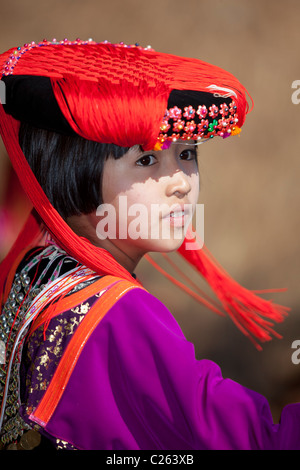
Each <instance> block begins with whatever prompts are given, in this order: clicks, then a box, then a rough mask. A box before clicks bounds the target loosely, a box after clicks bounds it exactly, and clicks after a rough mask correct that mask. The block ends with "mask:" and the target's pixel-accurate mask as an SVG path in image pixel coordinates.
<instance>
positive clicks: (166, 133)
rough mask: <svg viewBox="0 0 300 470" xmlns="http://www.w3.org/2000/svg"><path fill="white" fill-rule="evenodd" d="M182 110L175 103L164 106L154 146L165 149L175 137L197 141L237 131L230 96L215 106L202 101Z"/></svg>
mask: <svg viewBox="0 0 300 470" xmlns="http://www.w3.org/2000/svg"><path fill="white" fill-rule="evenodd" d="M183 111H184V112H182V110H181V109H180V108H178V107H177V106H175V107H173V108H171V109H167V111H166V114H165V116H164V119H163V122H162V125H161V127H160V131H161V132H160V134H159V136H158V142H157V144H156V146H155V149H156V150H159V149H162V150H164V149H167V148H169V146H170V144H171V143H172V142H177V141H178V140H184V141H191V140H193V141H196V143H198V144H199V143H203V142H205V141H207V139H211V138H213V137H214V136H217V135H218V136H220V137H223V139H225V138H226V137H229V136H230V135H237V134H239V133H240V132H241V129H240V128H239V127H238V125H237V123H238V120H239V119H238V114H237V112H236V111H237V106H236V103H235V101H234V100H232V101H231V102H230V103H229V105H228V104H227V103H222V104H221V105H220V106H219V107H218V106H216V105H214V104H213V105H212V106H210V107H209V108H208V109H207V107H206V106H205V105H199V106H198V108H197V109H194V108H193V107H192V106H186V107H185V108H184V110H183Z"/></svg>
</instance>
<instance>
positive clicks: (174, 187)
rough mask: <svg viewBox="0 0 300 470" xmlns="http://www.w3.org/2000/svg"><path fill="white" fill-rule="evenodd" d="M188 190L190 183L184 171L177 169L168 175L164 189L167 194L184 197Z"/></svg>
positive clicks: (189, 189)
mask: <svg viewBox="0 0 300 470" xmlns="http://www.w3.org/2000/svg"><path fill="white" fill-rule="evenodd" d="M190 191H191V184H190V181H189V178H188V176H187V175H186V173H185V172H184V171H182V170H180V169H177V170H176V171H175V172H174V174H173V175H172V176H169V179H168V183H167V189H166V194H167V196H172V195H176V196H177V197H184V196H185V195H186V194H188V193H189V192H190Z"/></svg>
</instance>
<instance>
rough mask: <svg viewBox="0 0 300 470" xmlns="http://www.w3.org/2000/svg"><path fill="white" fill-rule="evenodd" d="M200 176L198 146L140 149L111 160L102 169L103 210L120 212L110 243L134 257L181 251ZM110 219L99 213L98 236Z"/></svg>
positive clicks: (179, 145) (194, 203)
mask: <svg viewBox="0 0 300 470" xmlns="http://www.w3.org/2000/svg"><path fill="white" fill-rule="evenodd" d="M198 176H199V175H198V164H197V146H195V145H194V144H193V143H191V144H188V145H187V144H186V143H182V142H176V143H173V144H171V146H170V148H169V149H167V150H161V151H149V152H143V151H141V149H140V148H139V147H138V146H136V147H132V148H131V149H130V150H129V151H128V152H127V154H125V155H124V156H123V157H122V158H120V159H117V160H115V159H114V158H109V159H108V160H107V161H106V162H105V165H104V170H103V180H102V198H103V203H104V205H102V206H100V209H101V207H102V208H103V209H107V210H108V211H109V210H110V209H111V208H113V210H114V211H115V215H116V218H115V223H116V231H115V236H113V235H114V231H113V230H112V226H111V227H110V230H111V233H109V230H108V232H107V238H108V239H109V242H110V243H112V244H113V245H114V247H115V248H117V249H120V250H122V251H123V252H124V251H126V253H128V254H129V256H130V257H133V258H134V257H139V258H140V257H141V256H143V255H144V254H145V253H147V252H149V251H159V252H169V251H173V250H176V249H177V248H178V247H179V246H180V245H181V243H182V241H183V239H184V236H185V232H186V229H187V227H188V225H189V223H190V222H191V219H192V215H193V212H194V209H195V207H196V204H197V200H198V195H199V177H198ZM107 213H108V212H105V214H106V217H107ZM101 214H102V215H101ZM105 214H104V212H101V210H100V211H99V210H98V211H97V216H98V235H99V233H100V232H101V229H102V228H103V226H101V221H102V222H103V223H104V221H105ZM107 221H108V219H106V222H107ZM110 222H111V223H113V219H110ZM108 226H109V223H108V225H107V226H106V228H108ZM101 227H102V228H101ZM106 243H107V241H106ZM100 244H101V243H100Z"/></svg>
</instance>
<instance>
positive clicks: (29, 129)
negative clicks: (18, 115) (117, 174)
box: [19, 122, 129, 219]
mask: <svg viewBox="0 0 300 470" xmlns="http://www.w3.org/2000/svg"><path fill="white" fill-rule="evenodd" d="M19 142H20V146H21V148H22V151H23V153H24V155H25V157H26V159H27V161H28V163H29V165H30V167H31V169H32V171H33V173H34V174H35V176H36V178H37V180H38V182H39V183H40V185H41V187H42V189H43V191H44V192H45V194H46V196H47V197H48V199H49V200H50V202H51V204H52V205H53V206H54V207H55V209H56V210H57V211H58V212H59V213H60V215H61V216H62V217H63V218H64V219H65V218H67V217H70V216H71V215H79V214H88V213H90V212H93V211H94V210H95V209H96V208H97V207H98V205H99V204H101V203H102V202H103V201H102V191H101V187H102V172H103V167H104V162H105V160H107V159H108V158H109V157H110V156H112V157H113V158H115V159H118V158H120V157H122V156H123V155H124V154H125V153H126V152H127V151H128V150H129V149H128V148H126V147H119V146H117V145H114V144H100V143H98V142H94V141H91V140H86V139H84V138H82V137H80V136H79V135H77V134H75V135H73V136H70V135H63V134H59V133H57V132H51V131H48V130H44V129H38V128H36V127H33V126H31V125H30V124H26V123H24V122H23V123H21V126H20V131H19Z"/></svg>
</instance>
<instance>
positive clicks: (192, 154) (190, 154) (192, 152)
mask: <svg viewBox="0 0 300 470" xmlns="http://www.w3.org/2000/svg"><path fill="white" fill-rule="evenodd" d="M180 158H181V159H182V160H196V158H197V150H196V149H194V148H191V149H186V150H183V152H181V154H180Z"/></svg>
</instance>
